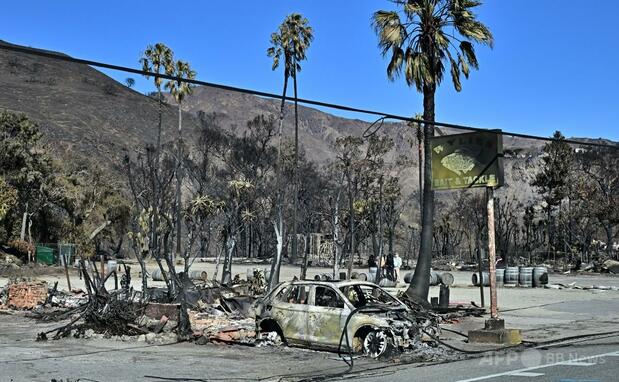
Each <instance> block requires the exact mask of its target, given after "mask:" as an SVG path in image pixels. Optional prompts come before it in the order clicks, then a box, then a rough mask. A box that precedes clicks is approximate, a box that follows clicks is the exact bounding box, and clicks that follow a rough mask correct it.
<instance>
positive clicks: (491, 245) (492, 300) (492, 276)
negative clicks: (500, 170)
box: [487, 187, 498, 319]
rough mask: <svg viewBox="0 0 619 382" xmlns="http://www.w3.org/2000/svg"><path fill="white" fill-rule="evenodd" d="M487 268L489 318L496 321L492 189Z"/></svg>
mask: <svg viewBox="0 0 619 382" xmlns="http://www.w3.org/2000/svg"><path fill="white" fill-rule="evenodd" d="M487 190H488V205H487V207H488V208H487V209H488V266H489V268H490V269H489V271H490V272H489V273H490V318H491V319H497V318H498V311H497V306H496V245H495V237H494V188H492V187H488V188H487Z"/></svg>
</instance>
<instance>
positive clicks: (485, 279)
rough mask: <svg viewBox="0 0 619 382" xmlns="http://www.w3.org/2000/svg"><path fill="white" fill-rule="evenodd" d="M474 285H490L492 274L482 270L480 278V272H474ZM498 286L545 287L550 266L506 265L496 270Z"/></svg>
mask: <svg viewBox="0 0 619 382" xmlns="http://www.w3.org/2000/svg"><path fill="white" fill-rule="evenodd" d="M471 281H472V282H473V285H479V283H480V281H481V283H482V285H484V286H489V285H490V274H489V273H488V272H482V277H481V280H480V277H479V273H473V276H472V280H471ZM496 283H497V286H503V285H506V286H520V287H522V288H533V287H537V288H539V287H543V286H544V285H545V284H548V268H546V267H544V266H537V267H506V268H504V269H503V268H498V269H497V270H496Z"/></svg>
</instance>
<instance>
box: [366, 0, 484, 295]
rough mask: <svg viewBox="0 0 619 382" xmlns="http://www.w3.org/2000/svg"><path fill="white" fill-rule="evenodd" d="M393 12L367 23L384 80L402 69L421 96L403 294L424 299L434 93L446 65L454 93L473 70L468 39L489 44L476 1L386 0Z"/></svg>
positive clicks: (429, 244) (430, 214)
mask: <svg viewBox="0 0 619 382" xmlns="http://www.w3.org/2000/svg"><path fill="white" fill-rule="evenodd" d="M392 2H393V3H395V4H396V5H397V7H398V10H397V11H383V10H381V11H377V12H375V13H374V15H373V17H372V24H373V27H374V29H375V31H376V34H377V35H378V40H379V42H378V46H379V48H380V49H381V52H382V54H383V56H390V61H389V65H388V66H387V76H388V78H389V79H390V80H394V79H395V78H397V77H398V76H399V75H400V74H402V72H403V73H404V77H405V79H406V83H407V85H408V86H415V88H416V89H417V91H419V92H421V93H422V94H423V119H424V120H425V121H426V123H425V124H424V128H423V137H424V177H423V179H424V185H423V213H422V214H423V217H422V226H421V245H420V249H419V259H418V262H417V267H416V268H415V273H414V277H413V280H412V281H411V284H410V286H409V288H408V289H407V291H406V293H407V295H408V296H410V297H418V298H421V299H423V300H427V298H428V291H429V278H430V266H431V263H432V224H433V220H434V192H433V191H432V163H431V160H432V155H431V151H430V150H431V142H430V139H431V137H432V136H434V124H433V123H432V122H434V95H435V93H436V88H437V87H438V86H439V85H440V83H441V80H442V79H443V74H444V72H445V66H444V64H448V65H449V66H450V72H451V78H452V80H453V85H454V87H455V89H456V91H460V90H461V88H462V86H461V84H460V74H461V73H462V74H464V76H465V77H466V78H468V76H469V71H470V68H471V67H472V68H474V69H478V63H477V57H476V56H475V50H474V48H473V43H479V44H485V45H489V46H492V43H493V38H492V33H491V32H490V30H489V29H488V28H487V27H486V26H485V25H484V24H482V23H481V22H480V21H478V20H477V19H476V15H475V14H474V13H473V8H476V7H477V6H479V5H480V4H481V2H480V1H477V0H392Z"/></svg>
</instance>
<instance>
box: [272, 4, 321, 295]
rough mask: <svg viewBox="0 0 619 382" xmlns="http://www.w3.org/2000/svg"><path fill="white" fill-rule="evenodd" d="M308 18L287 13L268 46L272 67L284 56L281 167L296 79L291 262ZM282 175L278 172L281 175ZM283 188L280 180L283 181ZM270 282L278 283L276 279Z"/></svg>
mask: <svg viewBox="0 0 619 382" xmlns="http://www.w3.org/2000/svg"><path fill="white" fill-rule="evenodd" d="M308 23H309V22H308V20H307V19H306V18H305V17H303V16H302V15H300V14H298V13H292V14H290V15H288V16H287V17H286V18H285V19H284V21H283V22H282V23H281V25H280V26H279V29H278V31H277V32H275V33H273V34H271V44H272V46H271V47H270V48H269V49H267V55H268V56H269V57H272V58H273V67H272V69H273V70H275V69H277V68H278V67H279V64H280V60H281V59H282V58H283V60H284V91H283V95H282V103H281V107H280V114H279V132H278V167H281V166H280V159H281V158H280V157H281V139H282V138H281V137H282V125H283V123H284V110H285V109H284V108H285V102H286V90H287V88H288V79H289V78H290V77H292V79H293V83H294V117H295V124H294V168H295V170H294V210H293V230H292V254H291V262H294V261H295V260H296V258H297V209H298V195H297V194H298V181H297V178H298V177H297V173H298V162H299V115H298V110H297V73H298V72H300V71H301V65H300V64H299V62H301V61H303V60H305V58H306V51H307V49H308V48H309V46H310V44H311V42H312V40H313V38H314V36H313V30H312V27H310V26H309V25H308ZM278 178H279V175H278ZM279 186H280V188H281V183H280V185H279ZM281 193H282V192H281V189H280V191H279V195H278V202H277V204H278V206H277V209H278V213H277V215H278V217H277V218H278V222H277V223H276V226H275V231H276V235H277V237H278V246H277V248H278V253H277V255H276V257H275V259H274V261H273V266H272V269H271V280H274V282H275V283H277V282H278V281H279V268H280V264H281V247H282V245H281V243H279V241H280V240H281V236H282V235H283V214H282V211H281V209H282V202H283V201H282V200H281V199H282V195H281ZM270 284H271V285H275V284H274V283H273V282H271V283H270Z"/></svg>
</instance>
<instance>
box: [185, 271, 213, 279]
mask: <svg viewBox="0 0 619 382" xmlns="http://www.w3.org/2000/svg"><path fill="white" fill-rule="evenodd" d="M207 276H208V275H207V274H206V272H205V271H189V278H190V279H191V280H202V281H206V279H207Z"/></svg>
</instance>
